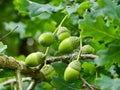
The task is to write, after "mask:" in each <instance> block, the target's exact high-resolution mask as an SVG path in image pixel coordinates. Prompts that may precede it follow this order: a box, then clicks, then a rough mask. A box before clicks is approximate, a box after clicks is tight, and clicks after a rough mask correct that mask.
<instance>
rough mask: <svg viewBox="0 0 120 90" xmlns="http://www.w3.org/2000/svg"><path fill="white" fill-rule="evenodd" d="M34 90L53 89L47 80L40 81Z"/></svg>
mask: <svg viewBox="0 0 120 90" xmlns="http://www.w3.org/2000/svg"><path fill="white" fill-rule="evenodd" d="M35 90H53V87H52V86H51V85H50V84H49V83H47V82H40V83H38V84H37V85H36V87H35Z"/></svg>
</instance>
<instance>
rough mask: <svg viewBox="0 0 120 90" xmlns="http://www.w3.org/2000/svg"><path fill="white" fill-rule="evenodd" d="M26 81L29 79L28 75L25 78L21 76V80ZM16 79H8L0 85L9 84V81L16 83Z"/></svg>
mask: <svg viewBox="0 0 120 90" xmlns="http://www.w3.org/2000/svg"><path fill="white" fill-rule="evenodd" d="M26 81H31V78H30V77H25V78H22V82H26ZM16 82H17V81H16V79H9V80H7V81H5V82H3V83H0V85H1V86H6V85H10V84H11V83H13V84H14V83H16Z"/></svg>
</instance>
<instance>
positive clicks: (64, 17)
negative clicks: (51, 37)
mask: <svg viewBox="0 0 120 90" xmlns="http://www.w3.org/2000/svg"><path fill="white" fill-rule="evenodd" d="M68 16H69V15H65V17H64V18H63V19H62V21H61V22H60V24H59V25H58V27H57V28H56V29H55V31H54V32H53V34H55V33H56V32H57V30H58V28H59V27H61V26H62V24H63V22H64V21H65V20H66V18H67V17H68Z"/></svg>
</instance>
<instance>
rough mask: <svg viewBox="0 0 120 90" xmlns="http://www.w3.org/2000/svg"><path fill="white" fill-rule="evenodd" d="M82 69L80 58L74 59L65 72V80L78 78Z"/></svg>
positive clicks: (72, 80) (71, 80)
mask: <svg viewBox="0 0 120 90" xmlns="http://www.w3.org/2000/svg"><path fill="white" fill-rule="evenodd" d="M80 70H81V63H80V62H79V61H78V60H74V61H72V62H71V63H70V64H69V65H68V66H67V68H66V69H65V72H64V80H65V81H67V82H74V81H75V80H77V79H78V77H79V75H80Z"/></svg>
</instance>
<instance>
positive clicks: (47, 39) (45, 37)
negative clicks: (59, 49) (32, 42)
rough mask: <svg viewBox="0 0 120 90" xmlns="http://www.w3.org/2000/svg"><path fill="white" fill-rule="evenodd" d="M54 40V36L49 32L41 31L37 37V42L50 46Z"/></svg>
mask: <svg viewBox="0 0 120 90" xmlns="http://www.w3.org/2000/svg"><path fill="white" fill-rule="evenodd" d="M54 41H55V37H54V35H53V33H51V32H46V33H43V34H41V35H40V36H39V38H38V42H39V43H40V44H41V45H43V46H45V47H48V46H50V45H51V44H53V43H54Z"/></svg>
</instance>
